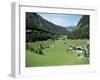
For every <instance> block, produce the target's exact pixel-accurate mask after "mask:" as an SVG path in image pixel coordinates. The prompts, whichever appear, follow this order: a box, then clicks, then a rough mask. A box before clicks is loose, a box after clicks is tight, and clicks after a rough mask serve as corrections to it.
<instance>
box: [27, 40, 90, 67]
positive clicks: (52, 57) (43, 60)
mask: <svg viewBox="0 0 100 80" xmlns="http://www.w3.org/2000/svg"><path fill="white" fill-rule="evenodd" d="M87 41H88V40H56V41H53V42H50V43H49V44H53V45H55V46H54V47H50V48H46V49H43V53H44V55H40V54H36V53H34V52H32V51H30V50H26V67H37V66H38V67H39V66H58V65H59V66H60V65H79V64H89V59H88V58H79V57H78V56H77V55H76V53H75V52H73V53H72V54H70V51H69V50H68V49H69V46H71V45H81V46H84V45H85V44H86V43H87ZM45 42H46V41H39V42H31V43H29V44H30V45H31V46H37V45H39V43H42V44H45V45H46V44H47V43H45Z"/></svg>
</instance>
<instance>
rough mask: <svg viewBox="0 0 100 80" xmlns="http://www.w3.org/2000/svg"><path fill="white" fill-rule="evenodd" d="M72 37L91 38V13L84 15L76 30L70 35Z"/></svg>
mask: <svg viewBox="0 0 100 80" xmlns="http://www.w3.org/2000/svg"><path fill="white" fill-rule="evenodd" d="M68 38H71V39H89V15H84V16H83V17H82V18H81V19H80V21H79V23H78V24H77V26H76V30H75V31H73V32H72V33H70V34H69V35H68Z"/></svg>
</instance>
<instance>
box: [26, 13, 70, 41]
mask: <svg viewBox="0 0 100 80" xmlns="http://www.w3.org/2000/svg"><path fill="white" fill-rule="evenodd" d="M66 34H68V31H67V29H65V28H64V27H61V26H58V25H55V24H53V23H51V22H49V21H47V20H45V19H44V18H42V17H41V16H40V15H38V14H37V13H31V12H26V41H27V42H35V41H43V40H47V39H53V40H54V39H57V38H58V37H59V36H60V35H66Z"/></svg>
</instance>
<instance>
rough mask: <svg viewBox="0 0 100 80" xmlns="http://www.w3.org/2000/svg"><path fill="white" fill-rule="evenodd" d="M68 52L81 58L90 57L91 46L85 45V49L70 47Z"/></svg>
mask: <svg viewBox="0 0 100 80" xmlns="http://www.w3.org/2000/svg"><path fill="white" fill-rule="evenodd" d="M66 51H69V52H70V53H69V54H76V55H77V56H79V58H83V57H89V45H85V46H84V47H82V46H70V47H69V49H67V50H66Z"/></svg>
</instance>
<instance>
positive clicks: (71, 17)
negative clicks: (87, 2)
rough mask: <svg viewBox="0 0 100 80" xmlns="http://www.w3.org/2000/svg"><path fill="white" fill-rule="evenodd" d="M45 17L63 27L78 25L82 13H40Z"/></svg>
mask: <svg viewBox="0 0 100 80" xmlns="http://www.w3.org/2000/svg"><path fill="white" fill-rule="evenodd" d="M38 14H39V15H40V16H42V17H43V18H44V19H46V20H48V21H50V22H52V23H54V24H56V25H60V26H62V27H69V26H76V25H77V23H78V22H79V20H80V19H81V17H82V15H78V14H53V13H52V14H51V13H38Z"/></svg>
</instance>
